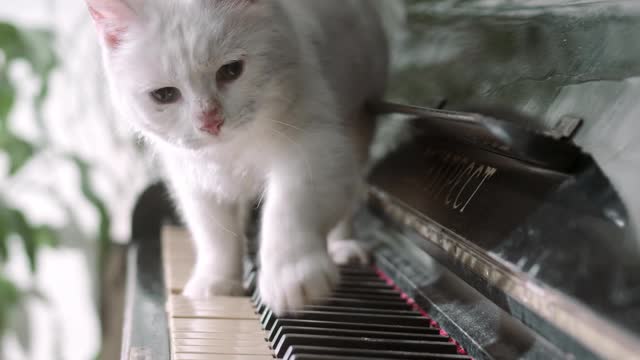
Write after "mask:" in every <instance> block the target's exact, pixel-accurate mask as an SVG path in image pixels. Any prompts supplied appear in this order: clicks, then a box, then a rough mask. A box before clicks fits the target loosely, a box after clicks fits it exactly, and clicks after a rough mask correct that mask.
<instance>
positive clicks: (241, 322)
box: [121, 0, 640, 360]
mask: <svg viewBox="0 0 640 360" xmlns="http://www.w3.org/2000/svg"><path fill="white" fill-rule="evenodd" d="M497 3H501V2H500V1H498V2H497ZM514 3H515V2H509V1H505V2H504V4H499V5H498V6H497V7H491V8H488V7H486V6H485V5H483V4H484V3H483V2H482V1H469V2H465V4H466V7H464V8H456V7H455V6H453V7H449V8H447V7H446V6H444V5H446V4H449V5H450V4H452V2H451V1H445V0H442V1H412V2H406V4H407V8H406V9H405V11H406V13H405V14H406V18H407V23H406V24H405V28H404V31H405V32H404V37H405V43H404V48H399V49H395V50H394V51H397V52H399V53H400V54H402V55H403V56H406V57H407V58H410V59H413V63H412V65H411V66H408V65H407V66H406V67H405V68H404V69H400V70H399V71H397V72H396V75H395V77H394V78H393V79H392V83H394V84H392V89H391V90H392V91H391V95H390V97H391V98H394V99H398V100H397V101H395V100H394V102H384V103H377V104H371V110H372V111H375V112H377V113H379V114H386V115H387V116H385V117H382V118H381V120H379V121H380V124H381V128H387V129H386V130H384V131H382V135H381V137H380V138H379V139H378V141H379V143H377V144H376V146H377V147H374V153H376V154H377V155H376V158H375V163H374V165H373V167H372V169H371V171H370V174H369V176H368V179H367V185H368V193H367V196H366V198H365V199H363V201H362V203H361V206H360V209H359V211H358V215H357V216H356V219H355V229H356V233H357V234H358V238H359V239H360V240H361V241H363V242H365V243H366V244H367V245H368V246H369V247H370V248H371V249H372V257H373V262H372V265H371V266H368V267H343V268H342V269H341V272H342V282H341V284H340V285H339V286H338V288H337V289H336V290H335V292H334V294H333V295H332V296H330V297H329V298H327V299H324V301H323V302H322V303H320V304H318V305H313V306H309V307H307V308H305V309H304V310H302V311H300V312H298V313H294V314H290V315H287V316H284V317H276V316H275V315H274V314H272V313H271V311H270V310H269V309H268V307H266V306H265V305H264V304H262V302H261V300H260V294H259V293H258V292H257V291H256V289H255V280H256V277H257V276H259V268H258V267H257V265H256V264H255V262H254V259H255V254H256V252H257V251H258V247H259V245H258V244H257V243H256V242H255V238H256V236H255V235H256V233H257V229H258V227H259V224H258V222H257V221H254V222H252V225H251V226H250V228H249V229H247V231H248V233H249V235H250V236H249V238H250V239H254V241H251V242H250V246H249V249H250V251H249V253H248V255H247V259H246V264H245V270H246V271H245V273H246V288H247V293H246V296H245V297H238V298H228V297H220V298H218V299H213V300H211V301H206V302H203V301H189V300H187V299H185V298H183V297H182V296H181V295H180V291H181V289H182V287H183V286H184V284H185V282H186V279H187V277H188V275H189V271H190V268H191V266H192V265H193V256H194V255H193V252H192V248H191V246H190V242H189V236H188V233H187V232H186V230H185V229H184V228H183V227H181V226H180V222H179V221H178V219H177V218H176V216H175V213H174V211H173V206H172V205H171V203H170V201H169V198H168V196H167V194H166V189H165V188H164V186H163V185H162V184H156V185H153V186H151V187H150V188H149V189H147V191H146V192H145V193H144V194H142V195H141V197H140V199H139V201H138V204H137V206H136V209H135V211H134V216H133V232H132V239H133V242H132V246H131V250H130V251H129V253H128V261H127V262H128V266H127V269H128V270H127V280H126V299H125V304H126V306H125V314H124V319H125V323H124V328H123V340H122V352H121V358H122V359H129V360H157V359H173V360H205V359H247V360H254V359H255V360H257V359H274V358H283V359H296V360H305V359H306V360H309V359H314V360H315V359H328V360H358V359H394V360H395V359H428V360H430V359H452V360H453V359H459V360H469V359H580V360H581V359H640V246H639V244H640V234H638V232H637V225H638V222H637V220H638V219H637V215H636V214H637V212H636V207H637V206H638V204H637V203H635V202H634V201H633V199H632V198H631V197H630V196H629V194H630V193H629V191H628V187H625V186H624V181H621V180H620V179H619V178H618V177H617V176H618V173H616V172H615V171H614V170H615V167H612V166H611V164H610V163H609V162H606V161H603V159H605V158H606V157H607V156H606V155H607V151H608V150H607V149H606V148H604V149H603V148H602V147H597V146H594V145H593V141H592V140H593V138H594V137H595V136H596V135H594V134H593V131H595V130H594V129H597V128H598V127H601V128H602V126H603V124H609V128H608V129H609V131H608V132H604V133H601V134H600V136H605V137H610V138H614V137H615V138H616V141H622V140H624V139H626V138H625V137H624V134H622V135H621V134H620V131H619V130H620V129H621V128H623V127H624V126H629V123H628V120H627V118H625V116H628V115H625V114H631V113H633V112H632V110H634V109H635V107H634V106H635V103H636V102H637V98H636V100H635V101H634V100H632V97H630V94H637V95H640V87H638V86H636V85H635V82H633V81H632V80H629V79H632V78H633V77H634V76H636V75H637V74H638V73H639V72H638V70H640V49H639V48H638V47H637V44H635V43H633V44H627V45H628V46H623V45H624V44H623V43H621V41H622V40H621V39H619V38H617V35H620V34H626V33H628V34H631V33H636V34H637V33H640V22H638V21H632V20H634V19H635V20H637V19H638V17H637V14H638V13H640V11H638V10H640V9H639V8H640V6H638V5H636V4H638V3H636V2H628V1H608V2H600V1H589V2H582V1H575V2H571V3H570V4H564V5H562V6H554V5H546V6H536V7H532V6H531V5H527V4H524V2H523V4H521V5H515V4H514ZM639 5H640V4H639ZM443 9H445V10H443ZM426 24H428V26H427V25H426ZM451 29H454V30H455V31H457V32H458V33H457V35H456V36H454V35H452V34H451V33H450V32H449V31H450V30H451ZM496 29H500V31H499V32H498V33H497V34H498V35H496V31H498V30H496ZM460 33H462V35H461V34H460ZM407 34H408V35H407ZM501 36H502V37H501ZM496 37H497V38H498V40H501V41H502V43H500V44H499V45H500V46H502V47H503V48H500V49H496V48H495V46H496V45H495V44H494V43H490V42H486V43H484V42H482V41H481V40H487V39H492V40H496ZM594 37H595V38H596V39H599V40H598V41H608V43H606V47H608V50H607V51H611V53H605V52H597V51H596V50H597V46H596V44H595V43H594V40H593V38H594ZM438 38H440V39H443V38H444V39H445V40H447V41H448V40H452V41H450V42H447V41H439V42H438V41H436V42H434V39H438ZM456 39H458V40H459V41H464V39H466V40H467V41H468V40H469V39H475V40H478V41H480V43H479V45H478V46H477V47H474V49H475V50H474V51H476V52H477V53H473V54H470V55H469V57H464V56H463V57H460V53H458V54H457V55H456V56H455V57H454V56H452V57H451V59H450V60H446V59H445V60H443V59H442V58H437V59H434V58H430V57H429V56H432V57H433V56H435V55H433V54H431V55H429V53H428V51H427V54H426V55H425V52H424V51H422V52H420V54H421V55H420V56H418V55H415V53H416V51H417V50H418V49H421V47H423V46H425V44H429V46H431V48H429V49H431V50H433V51H436V50H442V52H439V53H446V52H445V50H449V51H452V50H453V49H454V48H455V47H456V45H459V44H457V43H455V40H456ZM523 39H525V40H527V41H526V42H522V43H520V41H521V40H523ZM516 43H517V45H516ZM492 44H493V45H492ZM600 45H602V43H601V44H600ZM554 46H555V47H554ZM423 50H424V49H423ZM457 50H459V51H462V50H460V49H457ZM543 50H545V51H547V50H548V52H547V53H546V54H545V55H544V56H543V55H542V54H540V52H541V51H543ZM613 50H615V51H613ZM603 51H604V50H603ZM507 54H508V56H507ZM567 54H573V55H572V56H573V57H571V56H569V55H567ZM422 56H424V58H422ZM443 56H444V55H443ZM588 56H591V57H588ZM580 57H583V60H582V61H577V62H576V61H575V59H576V58H580ZM571 59H573V60H571ZM401 60H402V59H401ZM405 60H406V59H405ZM436 60H437V61H436ZM572 61H574V62H572ZM400 62H402V61H400ZM447 62H448V63H447ZM490 62H493V65H491V64H490ZM470 64H475V65H477V66H476V67H475V68H474V69H473V71H472V69H466V68H465V66H469V65H470ZM490 65H491V66H490ZM605 65H606V66H605ZM496 66H498V68H499V69H498V70H499V71H498V70H496ZM517 69H519V70H522V71H521V72H520V73H518V72H517V71H515V70H517ZM479 70H486V71H487V73H482V71H479ZM409 71H410V73H409ZM409 74H412V75H411V76H408V75H409ZM538 75H540V76H538ZM424 79H433V81H431V80H429V81H431V82H427V80H424ZM600 80H602V81H603V82H604V83H599V84H593V82H596V83H598V82H599V81H600ZM616 85H619V86H616ZM614 89H615V91H616V92H615V94H612V93H611V92H612V91H613V90H614ZM443 95H444V97H445V98H446V100H447V101H440V100H438V101H434V100H433V99H436V98H440V97H442V96H443ZM614 95H615V96H614ZM616 96H617V97H616ZM589 102H595V103H596V104H590V103H589ZM406 104H420V105H422V106H420V107H418V106H410V105H406ZM478 104H480V105H478ZM496 104H497V105H496ZM592 105H593V106H592ZM595 105H598V106H595ZM427 106H431V107H427ZM608 106H612V107H615V108H616V111H615V112H606V111H605V109H606V108H607V107H608ZM635 114H640V110H639V112H638V113H635ZM556 115H558V116H556ZM605 115H606V116H605ZM609 115H611V117H609V118H608V116H609ZM615 116H619V117H623V118H616V117H615ZM636 121H637V120H636ZM636 128H637V127H636ZM389 129H391V130H389ZM391 133H393V134H395V135H396V136H395V137H394V141H390V140H389V138H390V137H391V135H390V134H391ZM395 140H397V141H395ZM385 142H387V143H385ZM380 143H382V145H381V144H380ZM382 148H383V149H384V151H380V149H382ZM254 218H257V216H254Z"/></svg>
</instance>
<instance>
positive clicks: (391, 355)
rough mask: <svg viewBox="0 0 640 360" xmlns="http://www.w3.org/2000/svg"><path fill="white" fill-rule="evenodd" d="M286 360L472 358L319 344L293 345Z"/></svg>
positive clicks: (446, 359) (458, 359) (452, 359)
mask: <svg viewBox="0 0 640 360" xmlns="http://www.w3.org/2000/svg"><path fill="white" fill-rule="evenodd" d="M283 359H284V360H294V359H295V360H316V359H327V360H329V359H332V360H333V359H335V360H338V359H340V360H342V359H344V360H355V359H376V360H381V359H388V360H471V357H469V356H466V355H453V354H433V353H411V352H404V351H388V350H356V349H344V348H324V347H317V346H295V345H294V346H291V347H289V349H288V350H287V352H286V353H285V355H284V357H283Z"/></svg>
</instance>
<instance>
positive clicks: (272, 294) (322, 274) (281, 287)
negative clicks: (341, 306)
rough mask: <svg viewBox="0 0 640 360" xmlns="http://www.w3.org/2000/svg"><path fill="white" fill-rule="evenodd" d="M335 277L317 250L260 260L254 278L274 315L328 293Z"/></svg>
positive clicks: (328, 260) (333, 269)
mask: <svg viewBox="0 0 640 360" xmlns="http://www.w3.org/2000/svg"><path fill="white" fill-rule="evenodd" d="M339 279H340V276H339V273H338V268H337V267H336V265H335V264H334V263H333V261H332V260H331V258H330V257H329V255H328V254H318V255H314V256H303V257H300V258H298V259H292V260H291V261H289V262H286V263H276V262H275V261H274V262H273V263H266V264H263V265H262V268H261V270H260V278H259V279H258V281H259V289H260V295H261V297H262V300H263V301H264V302H265V303H266V304H267V305H269V307H270V308H271V310H272V311H273V312H274V313H275V314H276V315H282V314H286V313H289V312H293V311H296V310H300V309H302V307H303V306H305V305H308V304H311V303H313V301H314V300H315V299H320V298H324V297H327V296H329V295H330V294H331V292H332V291H333V289H334V288H335V286H336V285H337V284H338V281H339Z"/></svg>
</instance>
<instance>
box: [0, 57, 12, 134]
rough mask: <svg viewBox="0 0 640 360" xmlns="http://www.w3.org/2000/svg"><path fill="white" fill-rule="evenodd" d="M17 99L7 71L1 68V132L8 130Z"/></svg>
mask: <svg viewBox="0 0 640 360" xmlns="http://www.w3.org/2000/svg"><path fill="white" fill-rule="evenodd" d="M15 100H16V91H15V89H14V87H13V85H12V84H11V82H10V81H9V78H8V77H7V74H6V72H5V71H4V70H3V69H1V68H0V134H2V133H4V132H6V131H7V118H8V117H9V113H10V112H11V108H12V107H13V103H14V102H15Z"/></svg>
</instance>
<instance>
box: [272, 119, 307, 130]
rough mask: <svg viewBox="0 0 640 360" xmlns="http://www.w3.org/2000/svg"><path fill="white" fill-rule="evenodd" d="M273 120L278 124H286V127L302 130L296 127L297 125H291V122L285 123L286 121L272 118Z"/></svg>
mask: <svg viewBox="0 0 640 360" xmlns="http://www.w3.org/2000/svg"><path fill="white" fill-rule="evenodd" d="M273 121H274V122H276V123H278V124H282V125H284V126H288V127H290V128H292V129H296V130H299V131H304V130H303V129H302V128H299V127H297V126H295V125H291V124H289V123H286V122H284V121H278V120H273Z"/></svg>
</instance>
